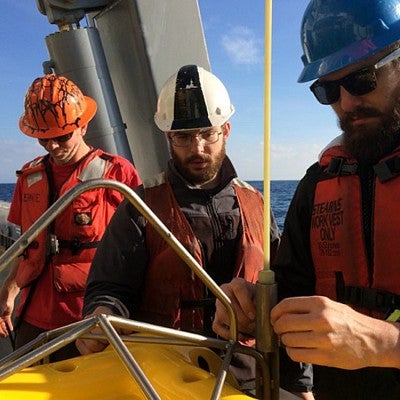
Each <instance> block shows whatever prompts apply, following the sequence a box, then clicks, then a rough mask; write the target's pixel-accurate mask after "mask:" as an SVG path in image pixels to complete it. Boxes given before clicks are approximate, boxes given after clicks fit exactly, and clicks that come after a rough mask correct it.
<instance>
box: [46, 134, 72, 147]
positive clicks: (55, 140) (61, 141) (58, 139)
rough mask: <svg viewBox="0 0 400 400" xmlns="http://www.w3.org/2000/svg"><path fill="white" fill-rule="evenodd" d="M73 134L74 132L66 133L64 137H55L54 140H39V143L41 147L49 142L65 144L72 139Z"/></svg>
mask: <svg viewBox="0 0 400 400" xmlns="http://www.w3.org/2000/svg"><path fill="white" fill-rule="evenodd" d="M73 134H74V132H71V133H67V134H66V135H62V136H57V137H55V138H49V139H39V143H40V144H41V145H42V146H45V145H46V144H47V143H49V141H50V140H52V141H53V142H56V143H65V142H68V140H69V139H71V138H72V135H73Z"/></svg>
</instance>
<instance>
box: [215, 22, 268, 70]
mask: <svg viewBox="0 0 400 400" xmlns="http://www.w3.org/2000/svg"><path fill="white" fill-rule="evenodd" d="M221 43H222V46H223V48H224V49H225V51H226V52H227V53H228V55H229V57H230V58H231V60H232V61H233V62H234V63H235V64H240V65H253V64H259V63H262V62H263V40H262V39H260V38H258V37H257V36H256V35H255V34H254V32H253V31H252V30H251V29H249V28H246V27H243V26H238V27H235V28H234V29H233V30H232V31H231V32H230V33H229V34H225V35H223V36H222V40H221Z"/></svg>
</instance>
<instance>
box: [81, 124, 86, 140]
mask: <svg viewBox="0 0 400 400" xmlns="http://www.w3.org/2000/svg"><path fill="white" fill-rule="evenodd" d="M87 128H88V126H87V124H86V125H83V126H81V136H82V137H83V136H85V135H86V132H87Z"/></svg>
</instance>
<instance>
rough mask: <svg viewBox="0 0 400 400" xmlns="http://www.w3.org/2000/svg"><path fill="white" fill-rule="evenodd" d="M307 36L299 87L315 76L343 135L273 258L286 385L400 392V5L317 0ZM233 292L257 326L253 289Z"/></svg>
mask: <svg viewBox="0 0 400 400" xmlns="http://www.w3.org/2000/svg"><path fill="white" fill-rule="evenodd" d="M301 40H302V45H303V51H304V55H303V57H302V59H303V63H304V69H303V71H302V72H301V75H300V78H299V82H307V81H312V80H314V82H313V83H312V85H311V87H310V89H311V91H312V92H313V94H314V96H315V97H316V98H317V100H318V101H319V102H320V103H321V104H324V105H331V107H332V109H333V110H334V112H335V113H336V115H337V117H338V123H339V126H340V128H341V130H342V134H341V135H340V136H339V137H337V138H336V139H334V140H333V141H332V142H331V143H330V144H329V145H328V146H327V147H326V148H325V149H324V150H323V151H322V153H321V155H320V157H319V160H318V162H316V163H315V164H314V165H312V166H311V167H310V168H309V169H308V170H307V172H306V175H305V176H304V178H303V179H302V180H301V181H300V183H299V185H298V188H297V191H296V194H295V195H294V198H293V200H292V202H291V205H290V208H289V211H288V214H287V217H286V222H285V228H284V233H283V238H282V243H281V246H280V249H279V252H278V255H277V258H276V260H275V263H274V265H273V269H274V271H275V273H276V280H277V282H278V288H279V297H280V299H283V300H281V301H280V302H279V303H278V305H277V306H275V307H274V309H273V310H272V315H271V323H272V325H273V327H274V330H275V332H276V333H277V334H278V335H279V337H280V340H281V344H282V345H283V346H284V347H285V350H283V353H287V355H288V356H289V357H286V359H285V358H284V357H283V358H282V361H281V366H282V368H281V386H282V387H284V388H285V389H287V390H290V391H292V392H297V393H298V395H299V396H300V397H301V398H304V399H313V398H314V396H315V398H316V399H318V400H327V399H328V400H330V399H335V400H337V399H340V400H343V399H351V400H356V399H360V400H361V399H362V400H365V399H385V400H388V399H400V370H399V368H400V324H399V322H398V321H400V319H399V316H400V311H399V309H400V268H399V264H400V256H399V245H400V213H399V212H398V210H397V209H398V205H399V199H400V0H384V1H383V0H351V1H350V0H312V1H311V2H310V3H309V5H308V7H307V9H306V11H305V14H304V17H303V21H302V26H301ZM224 290H225V291H226V293H227V294H228V295H229V296H230V297H231V298H232V299H233V301H234V302H235V303H236V304H237V305H238V310H239V312H238V314H239V321H241V322H242V324H241V326H240V327H239V330H240V331H243V332H247V333H249V332H251V329H248V328H249V327H250V328H251V327H252V326H253V325H254V320H253V318H252V316H253V315H254V305H253V303H252V302H251V301H249V299H250V297H249V295H250V294H251V293H252V291H253V286H252V285H250V284H249V283H244V282H243V281H241V280H234V281H233V282H232V283H230V284H228V285H226V286H225V287H224ZM246 294H247V295H246ZM222 308H223V307H222V306H221V305H220V304H217V313H216V318H215V320H214V330H215V331H216V332H217V333H219V334H220V335H224V334H225V332H224V323H226V319H225V317H226V316H225V313H224V311H223V310H222ZM285 355H286V354H284V356H285ZM305 363H310V364H305Z"/></svg>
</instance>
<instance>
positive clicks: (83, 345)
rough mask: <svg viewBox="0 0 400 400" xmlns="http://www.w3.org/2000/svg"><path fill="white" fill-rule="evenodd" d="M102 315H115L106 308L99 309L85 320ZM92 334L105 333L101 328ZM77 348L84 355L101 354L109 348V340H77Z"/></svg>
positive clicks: (95, 329)
mask: <svg viewBox="0 0 400 400" xmlns="http://www.w3.org/2000/svg"><path fill="white" fill-rule="evenodd" d="M100 314H108V315H113V312H112V310H111V309H110V308H108V307H105V306H99V307H97V308H96V309H95V310H94V311H93V312H92V313H91V314H89V315H87V316H86V317H85V318H89V317H93V316H95V315H100ZM90 333H94V334H102V333H103V331H102V329H101V328H100V327H96V328H94V329H93V330H92V331H91V332H90ZM75 344H76V347H77V349H78V350H79V352H80V353H81V354H82V355H85V354H92V353H99V352H100V351H103V350H104V349H105V348H106V347H107V346H108V341H107V340H93V339H77V340H76V342H75Z"/></svg>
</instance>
